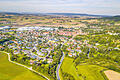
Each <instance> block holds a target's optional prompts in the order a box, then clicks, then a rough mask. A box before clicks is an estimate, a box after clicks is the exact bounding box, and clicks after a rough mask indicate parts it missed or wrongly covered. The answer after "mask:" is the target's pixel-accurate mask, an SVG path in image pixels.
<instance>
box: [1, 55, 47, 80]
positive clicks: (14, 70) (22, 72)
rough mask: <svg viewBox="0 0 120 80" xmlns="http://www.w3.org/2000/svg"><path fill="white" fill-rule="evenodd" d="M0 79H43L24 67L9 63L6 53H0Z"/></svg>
mask: <svg viewBox="0 0 120 80" xmlns="http://www.w3.org/2000/svg"><path fill="white" fill-rule="evenodd" d="M0 80H45V79H44V78H43V77H41V76H39V75H37V74H35V73H33V72H31V71H29V70H27V69H26V68H24V67H21V66H18V65H16V64H13V63H10V62H9V61H8V59H7V54H4V53H0Z"/></svg>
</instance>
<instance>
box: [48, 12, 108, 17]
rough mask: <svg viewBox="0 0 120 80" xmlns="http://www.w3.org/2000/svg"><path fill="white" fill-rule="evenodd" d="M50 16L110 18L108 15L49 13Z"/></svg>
mask: <svg viewBox="0 0 120 80" xmlns="http://www.w3.org/2000/svg"><path fill="white" fill-rule="evenodd" d="M47 14H48V15H65V16H91V17H110V16H107V15H93V14H79V13H47Z"/></svg>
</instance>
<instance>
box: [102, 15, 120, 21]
mask: <svg viewBox="0 0 120 80" xmlns="http://www.w3.org/2000/svg"><path fill="white" fill-rule="evenodd" d="M102 19H109V20H113V21H120V15H117V16H111V17H104V18H102Z"/></svg>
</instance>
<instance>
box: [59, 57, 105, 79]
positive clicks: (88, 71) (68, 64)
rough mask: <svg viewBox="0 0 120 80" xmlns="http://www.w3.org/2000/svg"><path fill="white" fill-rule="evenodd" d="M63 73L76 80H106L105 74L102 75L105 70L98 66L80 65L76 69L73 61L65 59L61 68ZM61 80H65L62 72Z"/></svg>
mask: <svg viewBox="0 0 120 80" xmlns="http://www.w3.org/2000/svg"><path fill="white" fill-rule="evenodd" d="M61 69H62V71H63V72H65V73H68V74H70V75H72V76H73V77H74V79H75V80H105V78H104V77H103V75H104V74H101V72H100V71H102V70H103V69H104V68H103V67H99V66H97V65H88V64H85V65H78V66H76V67H75V64H74V63H73V59H72V58H69V57H65V59H64V61H63V64H62V66H61ZM60 77H61V80H63V79H64V78H63V75H62V72H61V71H60Z"/></svg>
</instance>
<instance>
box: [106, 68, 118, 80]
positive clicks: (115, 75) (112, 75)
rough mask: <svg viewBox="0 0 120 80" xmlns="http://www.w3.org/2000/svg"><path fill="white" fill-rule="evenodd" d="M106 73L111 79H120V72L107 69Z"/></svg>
mask: <svg viewBox="0 0 120 80" xmlns="http://www.w3.org/2000/svg"><path fill="white" fill-rule="evenodd" d="M105 74H106V76H107V77H108V78H109V80H120V73H118V72H115V71H112V70H107V71H105Z"/></svg>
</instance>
